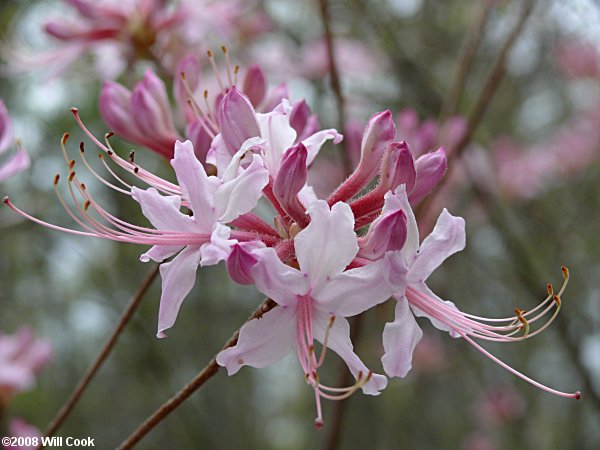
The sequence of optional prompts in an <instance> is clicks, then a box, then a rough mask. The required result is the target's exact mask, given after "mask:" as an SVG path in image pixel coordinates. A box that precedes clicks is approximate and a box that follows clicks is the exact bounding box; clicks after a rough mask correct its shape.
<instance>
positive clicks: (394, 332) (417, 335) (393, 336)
mask: <svg viewBox="0 0 600 450" xmlns="http://www.w3.org/2000/svg"><path fill="white" fill-rule="evenodd" d="M422 337H423V331H421V328H419V325H417V321H416V320H415V318H414V316H413V314H412V312H411V311H410V308H409V307H408V301H407V300H406V297H404V296H402V297H398V301H397V302H396V317H395V319H394V321H393V322H390V323H386V324H385V328H384V330H383V348H384V350H385V353H384V355H383V357H382V358H381V362H382V364H383V369H384V370H385V373H387V374H388V376H390V377H400V378H404V377H405V376H406V374H407V373H408V372H409V371H410V369H411V368H412V355H413V352H414V350H415V347H416V346H417V344H418V343H419V341H420V340H421V338H422Z"/></svg>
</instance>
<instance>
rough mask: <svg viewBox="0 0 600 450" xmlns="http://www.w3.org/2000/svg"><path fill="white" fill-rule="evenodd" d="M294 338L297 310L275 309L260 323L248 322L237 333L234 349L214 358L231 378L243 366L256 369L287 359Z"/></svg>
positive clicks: (281, 307) (282, 307)
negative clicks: (238, 335) (237, 337)
mask: <svg viewBox="0 0 600 450" xmlns="http://www.w3.org/2000/svg"><path fill="white" fill-rule="evenodd" d="M295 337H296V308H295V307H293V306H277V307H275V308H274V309H272V310H271V311H268V312H267V313H265V315H263V316H262V317H261V318H260V319H253V320H251V321H250V322H247V323H246V324H245V325H244V326H243V327H242V329H241V330H240V337H239V339H238V342H237V344H236V345H235V346H234V347H229V348H228V349H225V350H223V351H222V352H220V353H219V354H218V355H217V363H218V364H219V365H220V366H224V367H225V368H227V373H228V374H229V375H233V374H235V373H237V371H238V370H240V368H241V367H242V366H244V365H247V366H252V367H256V368H261V367H266V366H269V365H271V364H273V363H275V362H277V361H279V360H280V359H281V358H283V357H284V356H286V355H287V354H288V353H289V352H290V351H291V350H292V349H293V348H294V344H295Z"/></svg>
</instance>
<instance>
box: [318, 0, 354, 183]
mask: <svg viewBox="0 0 600 450" xmlns="http://www.w3.org/2000/svg"><path fill="white" fill-rule="evenodd" d="M319 5H320V7H321V20H322V22H323V30H324V31H325V45H326V47H327V59H328V64H329V76H330V78H331V89H332V90H333V93H334V95H335V101H336V104H337V112H338V131H340V132H341V133H343V132H344V126H345V125H346V104H345V103H346V102H345V99H344V94H343V93H342V83H341V81H340V72H339V70H338V66H337V61H336V57H335V49H334V48H333V35H332V33H331V26H330V23H331V19H330V17H329V5H328V3H327V0H319ZM340 148H341V149H342V161H343V162H344V171H345V172H346V175H349V174H350V173H351V172H352V162H351V161H350V155H348V152H347V151H346V145H345V142H344V141H342V142H341V147H340Z"/></svg>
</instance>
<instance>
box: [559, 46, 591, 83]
mask: <svg viewBox="0 0 600 450" xmlns="http://www.w3.org/2000/svg"><path fill="white" fill-rule="evenodd" d="M554 51H555V58H554V59H555V62H556V64H557V65H558V67H559V69H560V70H561V71H562V73H563V74H564V75H565V76H566V77H568V78H584V77H589V78H600V52H599V51H598V48H597V47H595V46H594V45H593V44H592V43H591V42H586V41H583V40H565V41H563V42H560V43H559V44H558V45H557V46H556V47H555V49H554Z"/></svg>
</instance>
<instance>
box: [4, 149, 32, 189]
mask: <svg viewBox="0 0 600 450" xmlns="http://www.w3.org/2000/svg"><path fill="white" fill-rule="evenodd" d="M30 163H31V161H30V159H29V155H28V154H27V152H26V151H25V150H23V149H22V148H20V149H18V150H17V151H16V152H15V153H14V154H13V155H12V156H11V157H10V158H9V159H8V161H6V162H5V163H4V164H3V165H2V166H0V182H1V181H4V180H6V179H7V178H10V177H12V176H13V175H16V174H17V173H19V172H22V171H23V170H25V169H27V168H28V167H29V164H30Z"/></svg>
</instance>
